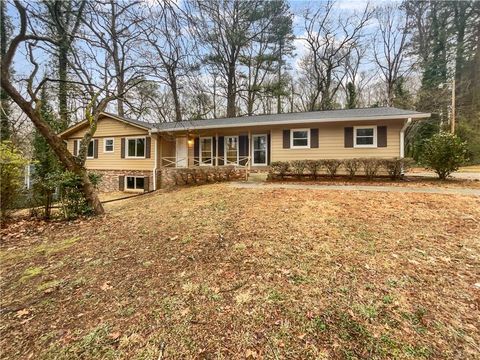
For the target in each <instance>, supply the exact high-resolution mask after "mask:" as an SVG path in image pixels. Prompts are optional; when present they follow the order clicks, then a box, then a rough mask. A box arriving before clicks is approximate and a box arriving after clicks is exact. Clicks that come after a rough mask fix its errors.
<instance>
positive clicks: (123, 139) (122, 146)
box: [120, 138, 125, 159]
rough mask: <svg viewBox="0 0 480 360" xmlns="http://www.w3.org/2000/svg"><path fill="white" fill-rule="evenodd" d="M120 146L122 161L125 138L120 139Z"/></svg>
mask: <svg viewBox="0 0 480 360" xmlns="http://www.w3.org/2000/svg"><path fill="white" fill-rule="evenodd" d="M120 144H121V147H120V157H121V158H122V159H125V138H121V140H120Z"/></svg>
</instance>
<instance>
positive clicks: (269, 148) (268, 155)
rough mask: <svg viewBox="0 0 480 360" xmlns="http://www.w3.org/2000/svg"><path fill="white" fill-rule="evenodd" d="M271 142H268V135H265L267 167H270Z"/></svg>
mask: <svg viewBox="0 0 480 360" xmlns="http://www.w3.org/2000/svg"><path fill="white" fill-rule="evenodd" d="M270 144H271V141H270V134H268V135H267V165H270V154H271V151H270V150H271V148H272V147H271V145H270Z"/></svg>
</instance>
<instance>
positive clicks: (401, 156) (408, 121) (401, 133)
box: [400, 118, 412, 159]
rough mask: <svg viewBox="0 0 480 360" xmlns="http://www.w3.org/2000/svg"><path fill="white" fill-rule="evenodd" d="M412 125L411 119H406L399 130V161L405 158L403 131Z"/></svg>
mask: <svg viewBox="0 0 480 360" xmlns="http://www.w3.org/2000/svg"><path fill="white" fill-rule="evenodd" d="M411 123H412V118H408V119H407V121H406V122H405V124H403V127H402V128H401V130H400V159H403V158H404V157H405V130H407V128H408V126H409V125H410V124H411Z"/></svg>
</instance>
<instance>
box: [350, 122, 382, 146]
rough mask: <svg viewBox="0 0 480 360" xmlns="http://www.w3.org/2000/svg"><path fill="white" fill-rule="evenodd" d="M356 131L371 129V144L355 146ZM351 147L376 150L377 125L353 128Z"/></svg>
mask: <svg viewBox="0 0 480 360" xmlns="http://www.w3.org/2000/svg"><path fill="white" fill-rule="evenodd" d="M358 129H373V144H371V145H362V144H357V130H358ZM353 147H354V148H376V147H377V125H370V126H354V127H353Z"/></svg>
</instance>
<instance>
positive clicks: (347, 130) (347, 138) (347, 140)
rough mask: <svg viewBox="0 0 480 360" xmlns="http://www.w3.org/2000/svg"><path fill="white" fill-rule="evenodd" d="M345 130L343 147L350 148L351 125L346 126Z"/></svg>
mask: <svg viewBox="0 0 480 360" xmlns="http://www.w3.org/2000/svg"><path fill="white" fill-rule="evenodd" d="M344 131H345V145H344V146H345V147H346V148H351V147H353V127H346V128H345V129H344Z"/></svg>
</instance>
